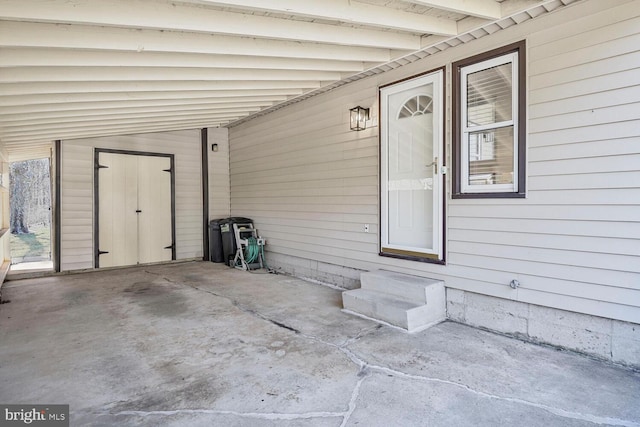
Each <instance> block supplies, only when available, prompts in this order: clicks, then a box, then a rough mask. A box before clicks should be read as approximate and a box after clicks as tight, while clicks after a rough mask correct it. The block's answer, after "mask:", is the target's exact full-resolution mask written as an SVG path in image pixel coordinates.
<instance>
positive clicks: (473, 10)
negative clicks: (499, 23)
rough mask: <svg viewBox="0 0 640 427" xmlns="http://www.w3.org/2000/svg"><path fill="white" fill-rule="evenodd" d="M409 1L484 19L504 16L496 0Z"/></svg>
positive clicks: (409, 0)
mask: <svg viewBox="0 0 640 427" xmlns="http://www.w3.org/2000/svg"><path fill="white" fill-rule="evenodd" d="M406 1H408V2H409V3H413V4H419V5H420V6H427V7H435V8H437V9H443V10H448V11H451V12H456V13H461V14H463V15H471V16H476V17H478V18H484V19H500V18H502V8H501V5H500V3H499V2H497V1H496V0H406Z"/></svg>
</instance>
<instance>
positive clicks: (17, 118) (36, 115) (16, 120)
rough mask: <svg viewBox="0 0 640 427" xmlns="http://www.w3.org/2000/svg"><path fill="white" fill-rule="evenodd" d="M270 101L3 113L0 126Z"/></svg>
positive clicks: (220, 109) (246, 106)
mask: <svg viewBox="0 0 640 427" xmlns="http://www.w3.org/2000/svg"><path fill="white" fill-rule="evenodd" d="M271 105H273V103H271V102H240V103H229V102H228V103H224V104H195V105H169V106H153V105H149V106H145V107H129V108H126V107H125V108H109V109H107V108H95V109H86V110H57V111H47V112H32V113H26V114H25V113H20V114H3V115H2V117H1V118H0V126H10V125H19V124H24V123H36V121H38V120H40V121H42V123H46V120H48V121H49V122H50V123H55V122H56V121H62V120H66V119H74V120H75V119H83V118H95V117H105V118H110V117H113V118H116V117H120V116H122V117H125V118H126V117H138V116H137V115H144V114H162V113H169V114H175V115H182V114H189V113H230V112H239V111H240V112H242V111H249V110H252V111H259V110H261V109H263V108H265V107H268V106H271Z"/></svg>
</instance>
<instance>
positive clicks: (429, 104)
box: [398, 95, 433, 119]
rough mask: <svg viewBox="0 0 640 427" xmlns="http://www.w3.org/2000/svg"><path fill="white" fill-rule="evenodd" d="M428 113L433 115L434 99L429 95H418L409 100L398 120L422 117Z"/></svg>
mask: <svg viewBox="0 0 640 427" xmlns="http://www.w3.org/2000/svg"><path fill="white" fill-rule="evenodd" d="M427 113H433V98H431V97H430V96H429V95H416V96H413V97H411V98H409V99H408V100H407V101H406V102H405V103H404V104H403V105H402V107H400V111H399V112H398V119H404V118H406V117H413V116H420V115H422V114H427Z"/></svg>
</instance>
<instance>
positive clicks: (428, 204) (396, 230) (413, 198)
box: [380, 71, 443, 260]
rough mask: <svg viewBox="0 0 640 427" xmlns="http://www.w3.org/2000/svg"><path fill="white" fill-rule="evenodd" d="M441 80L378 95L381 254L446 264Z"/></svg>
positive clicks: (435, 76) (429, 78) (418, 81)
mask: <svg viewBox="0 0 640 427" xmlns="http://www.w3.org/2000/svg"><path fill="white" fill-rule="evenodd" d="M442 78H443V77H442V71H438V72H435V73H432V74H429V75H425V76H421V77H418V78H415V79H411V80H408V81H405V82H402V83H398V84H394V85H391V86H387V87H384V88H382V89H380V100H381V129H380V132H381V138H380V142H381V191H382V195H381V203H382V206H381V231H382V233H381V252H382V253H387V254H395V255H405V256H409V257H422V258H431V259H438V260H440V259H442V206H443V205H442V203H443V200H442V193H443V191H442V175H441V170H442V145H443V135H442V123H441V122H442Z"/></svg>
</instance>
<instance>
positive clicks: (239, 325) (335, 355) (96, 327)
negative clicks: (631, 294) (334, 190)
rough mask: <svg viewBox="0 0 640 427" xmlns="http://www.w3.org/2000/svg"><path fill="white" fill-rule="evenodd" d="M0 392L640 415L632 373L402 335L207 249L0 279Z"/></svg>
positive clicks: (128, 418) (406, 415) (137, 405)
mask: <svg viewBox="0 0 640 427" xmlns="http://www.w3.org/2000/svg"><path fill="white" fill-rule="evenodd" d="M3 299H4V300H10V301H11V302H10V303H7V304H3V305H1V306H0V403H46V404H53V403H64V404H70V408H71V425H74V426H75V425H96V426H102V425H104V426H110V425H153V426H341V425H345V426H355V425H359V426H445V425H446V426H464V425H473V426H498V425H518V426H525V425H526V426H538V425H539V426H585V425H620V426H640V373H638V372H633V371H630V370H628V369H625V368H622V367H619V366H615V365H611V364H607V363H604V362H600V361H596V360H592V359H589V358H587V357H583V356H580V355H577V354H573V353H569V352H565V351H559V350H556V349H553V348H547V347H542V346H537V345H532V344H529V343H524V342H521V341H518V340H515V339H511V338H507V337H504V336H500V335H496V334H492V333H489V332H485V331H481V330H478V329H474V328H471V327H468V326H464V325H460V324H456V323H453V322H445V323H442V324H440V325H437V326H435V327H433V328H431V329H428V330H426V331H423V332H420V333H416V334H411V335H410V334H406V333H404V332H402V331H399V330H397V329H393V328H390V327H387V326H381V325H378V324H377V323H374V322H372V321H369V320H366V319H361V318H358V317H354V316H352V315H349V314H346V313H343V312H341V311H340V310H341V293H340V291H339V290H336V289H332V288H329V287H326V286H322V285H317V284H312V283H308V282H304V281H302V280H298V279H294V278H291V277H286V276H282V275H269V274H251V273H247V272H241V271H239V270H232V269H229V268H227V267H225V266H222V265H218V264H212V263H204V262H199V263H195V262H194V263H184V264H173V265H164V266H153V267H137V268H131V269H123V270H113V271H103V272H94V273H86V274H77V275H64V276H52V277H46V278H38V279H28V280H21V281H15V282H8V283H5V286H4V287H3Z"/></svg>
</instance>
